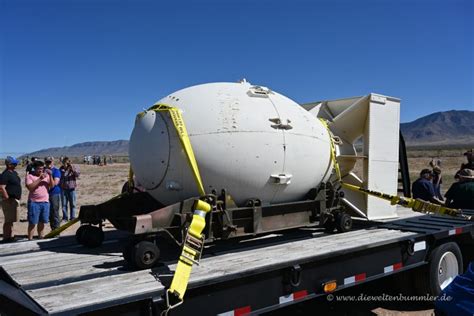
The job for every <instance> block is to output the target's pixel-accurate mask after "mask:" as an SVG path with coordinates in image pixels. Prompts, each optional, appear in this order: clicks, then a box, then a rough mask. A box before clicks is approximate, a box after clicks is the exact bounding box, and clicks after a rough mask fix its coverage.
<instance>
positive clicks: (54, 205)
mask: <svg viewBox="0 0 474 316" xmlns="http://www.w3.org/2000/svg"><path fill="white" fill-rule="evenodd" d="M60 199H61V195H60V194H54V195H50V196H49V224H50V225H51V230H54V229H56V228H58V227H59V223H60V222H61V219H60V218H59V208H60V206H61V204H60Z"/></svg>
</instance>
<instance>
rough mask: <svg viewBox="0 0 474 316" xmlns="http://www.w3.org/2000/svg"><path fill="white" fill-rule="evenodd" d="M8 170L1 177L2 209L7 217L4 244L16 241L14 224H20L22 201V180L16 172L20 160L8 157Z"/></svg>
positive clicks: (6, 161)
mask: <svg viewBox="0 0 474 316" xmlns="http://www.w3.org/2000/svg"><path fill="white" fill-rule="evenodd" d="M5 165H6V169H5V171H3V172H2V174H1V175H0V194H1V196H2V209H3V215H4V217H5V222H4V223H3V242H11V241H14V240H15V237H14V235H13V223H14V222H18V218H19V214H18V206H19V205H20V199H21V180H20V177H19V176H18V173H17V172H16V171H15V168H16V166H17V165H18V160H17V159H15V158H13V157H11V156H8V157H7V159H5Z"/></svg>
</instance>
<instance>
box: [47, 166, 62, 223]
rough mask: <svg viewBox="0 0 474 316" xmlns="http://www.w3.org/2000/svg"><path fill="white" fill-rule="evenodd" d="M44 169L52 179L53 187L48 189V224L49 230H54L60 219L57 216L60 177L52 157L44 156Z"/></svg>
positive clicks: (59, 204)
mask: <svg viewBox="0 0 474 316" xmlns="http://www.w3.org/2000/svg"><path fill="white" fill-rule="evenodd" d="M44 163H45V170H46V172H47V173H48V174H51V176H52V179H53V182H54V183H53V187H52V188H51V189H49V192H48V193H49V225H50V226H51V230H55V229H56V228H58V227H59V223H60V222H61V219H60V218H59V209H60V206H61V187H60V186H59V180H60V179H61V171H59V169H58V168H56V167H55V166H54V158H53V157H46V158H44Z"/></svg>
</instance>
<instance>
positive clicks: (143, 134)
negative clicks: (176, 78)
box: [129, 111, 170, 190]
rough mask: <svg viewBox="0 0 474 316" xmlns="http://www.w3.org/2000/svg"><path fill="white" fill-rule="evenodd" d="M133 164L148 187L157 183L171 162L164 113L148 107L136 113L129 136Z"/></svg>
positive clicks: (133, 167) (159, 182)
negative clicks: (133, 125)
mask: <svg viewBox="0 0 474 316" xmlns="http://www.w3.org/2000/svg"><path fill="white" fill-rule="evenodd" d="M129 146H130V147H129V156H130V164H131V166H132V169H133V171H134V173H135V175H136V178H137V179H139V182H140V185H141V186H143V187H144V188H145V189H147V190H152V189H154V188H156V187H158V186H159V185H160V184H161V182H162V181H163V178H164V176H165V174H166V170H167V169H168V165H169V155H170V139H169V134H168V127H167V124H166V121H165V120H164V119H163V117H162V114H161V113H159V112H155V111H145V112H143V113H141V114H140V115H138V116H137V118H136V120H135V127H134V129H133V131H132V135H131V137H130V145H129Z"/></svg>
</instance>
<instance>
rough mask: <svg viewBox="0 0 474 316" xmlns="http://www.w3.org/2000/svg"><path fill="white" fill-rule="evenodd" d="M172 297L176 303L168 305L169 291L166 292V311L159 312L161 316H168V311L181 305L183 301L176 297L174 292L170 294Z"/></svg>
mask: <svg viewBox="0 0 474 316" xmlns="http://www.w3.org/2000/svg"><path fill="white" fill-rule="evenodd" d="M172 295H173V297H174V298H175V299H176V300H177V302H176V303H174V304H170V290H166V295H165V300H166V309H165V310H163V312H161V316H166V315H168V313H169V311H170V310H172V309H174V308H176V307H178V306H179V305H181V304H183V302H184V300H182V299H180V298H179V297H178V296H176V294H175V292H173V293H172Z"/></svg>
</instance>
